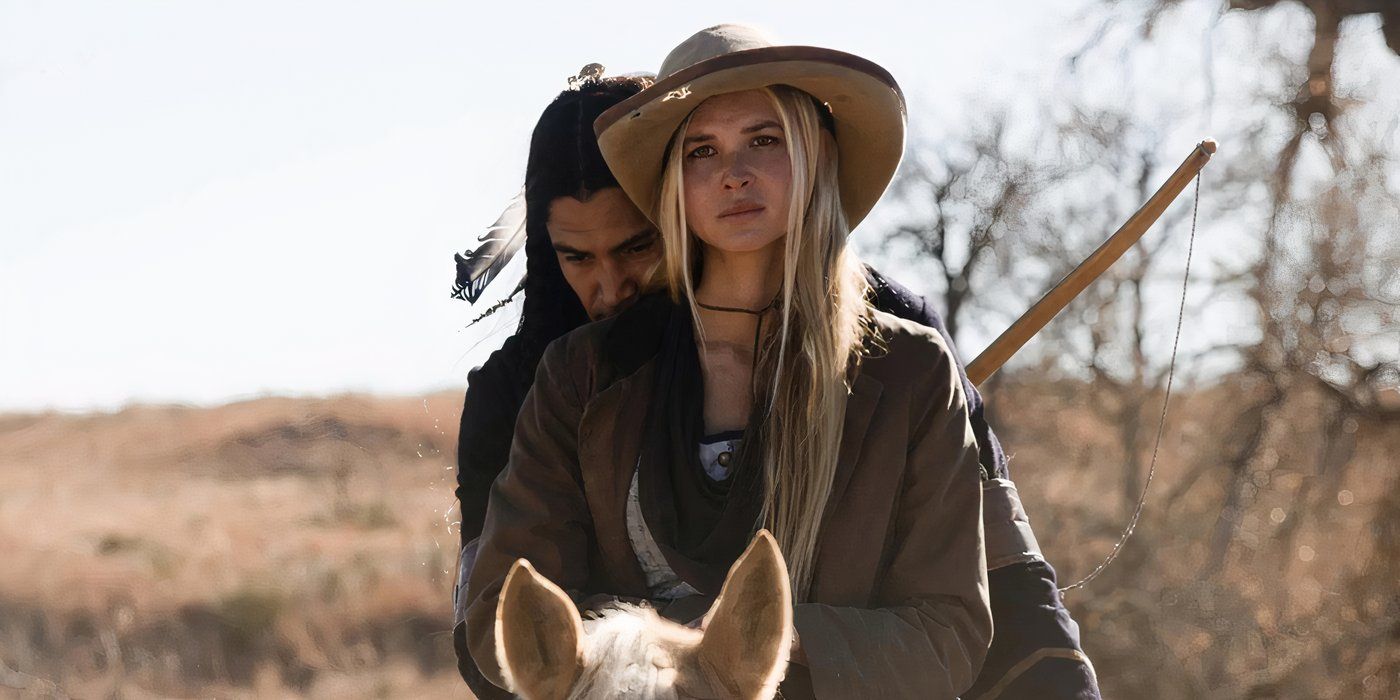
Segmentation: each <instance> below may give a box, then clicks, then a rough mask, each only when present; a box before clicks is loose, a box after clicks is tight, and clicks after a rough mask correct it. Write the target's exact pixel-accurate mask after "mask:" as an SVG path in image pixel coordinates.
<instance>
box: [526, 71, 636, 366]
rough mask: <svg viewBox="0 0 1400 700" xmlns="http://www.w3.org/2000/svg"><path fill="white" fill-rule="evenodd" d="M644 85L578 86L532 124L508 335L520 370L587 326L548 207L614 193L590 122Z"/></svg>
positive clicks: (615, 81)
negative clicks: (521, 284) (519, 272)
mask: <svg viewBox="0 0 1400 700" xmlns="http://www.w3.org/2000/svg"><path fill="white" fill-rule="evenodd" d="M650 82H651V81H650V80H649V79H648V78H645V77H640V76H625V77H614V78H588V79H585V80H581V81H579V82H578V83H576V84H575V85H574V86H573V87H571V88H570V89H568V90H565V91H564V92H562V93H560V94H559V96H558V97H556V98H554V101H553V102H551V103H550V105H549V106H548V107H546V108H545V110H544V113H543V114H541V115H540V121H539V123H538V124H536V125H535V131H534V134H533V135H532V136H531V137H530V157H529V160H528V161H527V162H526V165H525V303H524V308H523V309H522V312H521V316H520V327H519V329H517V330H516V335H517V336H518V337H519V339H520V342H521V347H520V350H521V354H522V357H521V359H522V361H523V363H524V366H525V367H528V368H533V367H534V366H535V365H537V364H538V363H539V359H540V357H541V356H542V355H543V354H544V349H545V346H547V345H549V343H550V342H551V341H553V340H554V339H555V338H558V337H559V336H561V335H564V334H565V333H568V332H569V331H571V330H573V329H574V328H577V327H579V326H581V325H583V324H584V323H586V322H587V321H588V314H587V312H586V311H585V310H584V307H583V304H582V303H581V302H580V301H579V299H578V296H577V295H575V294H574V291H573V289H571V288H570V287H569V284H568V282H566V281H565V280H564V273H563V271H561V270H560V269H559V260H558V258H557V257H556V255H555V253H554V246H553V245H552V244H551V242H550V240H549V230H548V229H547V228H545V223H546V222H547V221H549V205H550V203H551V202H553V201H554V200H556V199H558V198H560V197H574V198H576V199H580V200H583V199H587V198H588V197H589V196H591V195H592V194H593V193H594V192H597V191H599V190H602V189H607V188H609V187H617V186H618V184H617V178H614V177H613V174H612V171H610V170H608V164H607V162H606V161H604V160H603V154H602V153H601V152H600V151H599V150H598V139H597V137H595V136H594V135H593V120H595V119H597V118H598V115H600V114H602V113H603V112H605V111H607V109H608V108H610V107H612V106H613V105H616V104H617V103H619V102H622V101H623V100H625V99H627V98H628V97H631V96H633V95H635V94H637V93H638V92H641V90H642V89H643V88H645V87H647V86H648V85H649V84H650ZM529 374H530V377H531V379H533V375H534V373H533V372H530V373H529Z"/></svg>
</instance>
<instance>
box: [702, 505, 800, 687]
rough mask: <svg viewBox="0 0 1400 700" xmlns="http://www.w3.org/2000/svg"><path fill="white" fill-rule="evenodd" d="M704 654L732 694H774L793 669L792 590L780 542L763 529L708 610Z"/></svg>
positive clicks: (731, 569)
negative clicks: (789, 665)
mask: <svg viewBox="0 0 1400 700" xmlns="http://www.w3.org/2000/svg"><path fill="white" fill-rule="evenodd" d="M705 618H706V624H705V637H704V639H703V640H702V641H701V642H700V659H701V661H702V663H703V664H704V665H705V666H706V667H707V668H708V670H709V672H710V673H713V674H715V675H716V676H717V677H718V680H719V681H720V682H721V683H722V684H723V685H724V686H725V688H724V690H725V691H726V693H727V694H728V695H730V696H731V697H745V698H751V697H769V696H771V695H772V693H773V690H774V689H775V688H776V687H777V685H778V681H780V680H782V678H783V674H784V672H786V670H787V657H788V647H790V646H791V645H792V591H791V588H790V587H789V586H788V574H787V565H786V564H784V563H783V553H782V552H781V551H779V549H778V543H777V542H776V541H775V540H774V539H773V536H772V535H770V534H769V533H768V531H767V530H759V531H758V536H756V537H754V540H753V542H751V543H750V544H749V548H748V549H746V550H744V553H743V555H741V556H740V557H739V560H738V561H736V562H734V566H733V567H731V568H730V569H729V576H728V577H727V578H725V580H724V587H723V588H722V589H720V593H719V598H718V599H717V600H715V604H714V606H712V607H711V608H710V612H709V613H708V614H707V615H706V616H705Z"/></svg>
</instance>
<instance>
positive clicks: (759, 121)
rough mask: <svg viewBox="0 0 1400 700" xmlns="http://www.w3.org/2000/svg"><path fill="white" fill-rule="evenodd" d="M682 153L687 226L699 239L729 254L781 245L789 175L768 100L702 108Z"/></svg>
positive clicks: (730, 97) (732, 97)
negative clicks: (777, 243) (776, 244)
mask: <svg viewBox="0 0 1400 700" xmlns="http://www.w3.org/2000/svg"><path fill="white" fill-rule="evenodd" d="M682 154H683V156H684V158H685V162H684V165H683V167H684V180H685V193H684V194H685V216H686V223H687V224H688V225H689V226H690V230H691V231H693V232H694V233H695V235H696V236H699V237H700V240H702V241H704V242H705V243H706V244H707V245H708V246H710V247H712V248H717V249H719V250H723V251H726V252H733V253H744V252H752V251H756V250H762V249H764V248H767V247H768V246H770V245H773V244H774V243H776V242H778V241H780V240H782V237H783V235H784V234H785V233H786V232H787V220H788V201H789V197H788V192H789V189H790V188H791V186H792V168H791V165H790V164H789V161H788V147H787V134H784V133H783V126H782V119H781V118H780V117H779V116H778V111H777V109H776V108H775V107H774V106H773V102H772V100H771V99H770V98H769V97H768V95H767V94H766V93H764V92H763V91H760V90H746V91H744V92H733V93H729V94H727V95H717V96H715V97H711V98H710V99H708V100H705V101H704V102H702V103H701V104H700V106H699V107H697V108H696V109H695V112H694V113H693V114H691V117H690V123H689V125H688V126H687V127H686V130H685V135H684V142H683V144H682Z"/></svg>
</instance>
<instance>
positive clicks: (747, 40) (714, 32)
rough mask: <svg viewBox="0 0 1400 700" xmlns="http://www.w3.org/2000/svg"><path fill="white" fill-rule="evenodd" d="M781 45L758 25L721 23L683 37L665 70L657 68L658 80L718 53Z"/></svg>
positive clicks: (668, 55) (667, 62)
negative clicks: (687, 37)
mask: <svg viewBox="0 0 1400 700" xmlns="http://www.w3.org/2000/svg"><path fill="white" fill-rule="evenodd" d="M777 45H778V43H777V42H776V41H775V40H774V39H773V37H771V36H769V35H768V33H767V32H764V31H763V30H761V29H758V28H757V27H750V26H748V25H745V24H717V25H715V26H713V27H709V28H706V29H701V30H700V31H698V32H696V33H694V34H692V35H690V38H689V39H686V40H685V41H682V42H681V43H680V44H679V45H678V46H676V48H674V49H672V50H671V53H668V54H666V60H664V61H662V62H661V70H659V71H657V74H656V77H657V79H658V80H661V79H664V78H666V77H667V76H670V75H673V74H675V73H677V72H679V71H681V70H684V69H686V68H689V67H690V66H693V65H695V64H697V63H699V62H701V61H707V60H709V59H711V58H715V57H717V56H724V55H726V54H731V53H737V52H739V51H748V50H750V49H764V48H768V47H771V46H777Z"/></svg>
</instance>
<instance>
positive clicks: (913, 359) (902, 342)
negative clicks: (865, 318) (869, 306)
mask: <svg viewBox="0 0 1400 700" xmlns="http://www.w3.org/2000/svg"><path fill="white" fill-rule="evenodd" d="M870 325H871V337H870V339H869V340H868V341H867V343H866V346H867V349H866V356H865V358H864V359H863V360H862V362H861V371H862V372H864V373H865V374H868V375H870V376H872V377H873V378H875V379H879V380H880V381H881V382H883V383H885V384H886V385H889V384H892V383H895V384H902V385H905V386H909V387H910V388H911V390H917V389H920V388H926V387H928V383H929V382H938V383H947V382H951V383H954V384H957V383H958V382H957V367H956V365H955V363H954V361H953V353H952V351H950V350H949V349H948V344H947V342H946V341H944V340H943V336H942V335H941V334H939V332H938V331H936V330H934V329H933V328H930V327H928V326H924V325H920V324H918V323H914V322H913V321H908V320H905V319H902V318H899V317H898V316H895V315H893V314H889V313H885V312H884V311H879V310H876V311H874V312H873V313H872V314H871V324H870Z"/></svg>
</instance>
